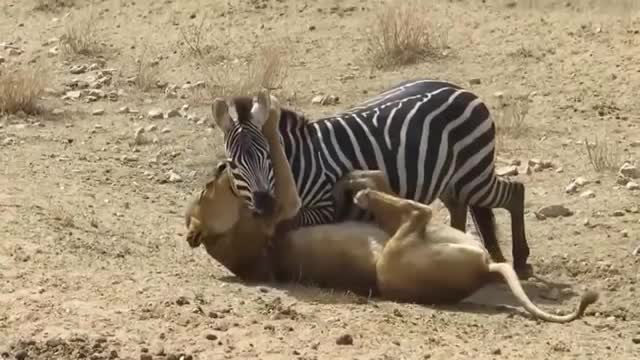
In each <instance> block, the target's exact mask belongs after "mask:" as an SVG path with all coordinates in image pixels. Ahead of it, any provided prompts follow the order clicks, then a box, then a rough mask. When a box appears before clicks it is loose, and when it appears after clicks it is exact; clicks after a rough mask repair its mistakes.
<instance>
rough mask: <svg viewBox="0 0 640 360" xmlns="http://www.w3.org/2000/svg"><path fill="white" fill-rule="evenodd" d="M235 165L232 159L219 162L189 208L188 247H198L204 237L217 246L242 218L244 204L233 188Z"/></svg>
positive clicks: (187, 223)
mask: <svg viewBox="0 0 640 360" xmlns="http://www.w3.org/2000/svg"><path fill="white" fill-rule="evenodd" d="M232 166H233V165H232V164H231V162H230V161H229V160H222V161H221V162H220V163H218V165H217V166H216V169H215V172H214V174H213V178H212V179H211V180H209V181H208V182H207V183H206V185H205V186H204V189H202V191H200V194H199V195H198V197H197V198H196V199H195V200H194V201H192V202H191V204H190V205H189V207H188V208H187V211H186V214H185V218H186V219H185V220H186V226H187V229H188V232H187V242H188V243H189V246H191V247H193V248H195V247H198V246H200V244H202V242H203V240H204V239H207V241H209V242H214V243H212V244H210V245H215V242H217V241H218V240H219V239H220V238H222V237H224V236H225V235H226V234H228V233H229V232H230V231H231V230H232V228H233V227H234V226H235V225H236V224H237V223H238V221H239V220H240V211H241V210H242V207H243V206H244V203H243V201H242V199H240V198H239V197H238V196H236V194H235V190H234V188H233V181H232V180H231V174H230V171H231V167H232Z"/></svg>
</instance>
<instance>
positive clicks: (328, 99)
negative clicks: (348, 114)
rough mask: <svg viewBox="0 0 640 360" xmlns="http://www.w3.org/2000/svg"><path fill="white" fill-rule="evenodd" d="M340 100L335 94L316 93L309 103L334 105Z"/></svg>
mask: <svg viewBox="0 0 640 360" xmlns="http://www.w3.org/2000/svg"><path fill="white" fill-rule="evenodd" d="M339 102H340V99H339V98H338V97H337V96H335V95H317V96H314V97H313V99H311V104H314V105H335V104H337V103H339Z"/></svg>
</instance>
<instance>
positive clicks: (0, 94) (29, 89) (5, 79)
mask: <svg viewBox="0 0 640 360" xmlns="http://www.w3.org/2000/svg"><path fill="white" fill-rule="evenodd" d="M44 88H45V76H44V74H43V73H42V71H40V70H39V69H36V68H32V67H25V68H19V69H15V70H13V71H8V69H6V68H0V114H16V113H18V112H20V111H22V112H24V113H25V114H28V115H34V114H39V113H41V112H42V107H41V106H40V104H39V97H40V95H42V93H43V92H44Z"/></svg>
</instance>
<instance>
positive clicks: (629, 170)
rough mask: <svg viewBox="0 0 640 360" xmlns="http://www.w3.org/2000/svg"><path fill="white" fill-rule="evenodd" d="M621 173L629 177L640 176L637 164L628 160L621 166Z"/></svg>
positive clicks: (635, 177)
mask: <svg viewBox="0 0 640 360" xmlns="http://www.w3.org/2000/svg"><path fill="white" fill-rule="evenodd" d="M619 173H620V174H621V175H622V176H624V177H626V178H629V179H637V178H640V170H638V168H637V167H636V166H635V165H632V164H630V163H628V162H626V163H624V164H623V165H622V167H621V168H620V171H619Z"/></svg>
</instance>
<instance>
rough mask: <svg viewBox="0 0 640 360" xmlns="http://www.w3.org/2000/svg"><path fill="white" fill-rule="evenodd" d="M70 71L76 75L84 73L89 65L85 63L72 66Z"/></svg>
mask: <svg viewBox="0 0 640 360" xmlns="http://www.w3.org/2000/svg"><path fill="white" fill-rule="evenodd" d="M69 72H70V73H72V74H74V75H78V74H83V73H85V72H87V65H85V64H82V65H75V66H73V67H71V70H70V71H69Z"/></svg>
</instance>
